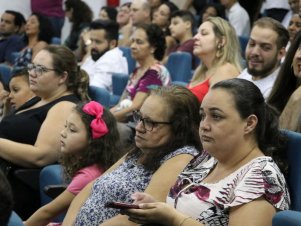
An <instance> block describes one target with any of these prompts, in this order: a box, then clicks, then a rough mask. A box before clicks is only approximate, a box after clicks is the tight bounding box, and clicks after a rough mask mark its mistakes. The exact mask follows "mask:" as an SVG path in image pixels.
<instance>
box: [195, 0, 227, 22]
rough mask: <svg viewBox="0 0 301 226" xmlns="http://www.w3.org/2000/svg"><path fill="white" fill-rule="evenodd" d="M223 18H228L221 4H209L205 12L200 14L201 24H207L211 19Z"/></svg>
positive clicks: (204, 9)
mask: <svg viewBox="0 0 301 226" xmlns="http://www.w3.org/2000/svg"><path fill="white" fill-rule="evenodd" d="M216 16H218V17H221V18H223V19H225V18H226V15H225V8H224V6H223V5H221V4H217V3H208V4H206V6H205V7H204V8H203V11H202V12H201V13H200V21H199V22H200V24H202V22H205V21H206V20H207V19H208V18H209V17H216Z"/></svg>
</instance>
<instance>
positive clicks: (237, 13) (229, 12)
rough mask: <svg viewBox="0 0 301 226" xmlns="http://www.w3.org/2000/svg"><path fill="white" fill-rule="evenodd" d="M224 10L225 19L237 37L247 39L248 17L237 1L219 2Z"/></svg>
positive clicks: (221, 0)
mask: <svg viewBox="0 0 301 226" xmlns="http://www.w3.org/2000/svg"><path fill="white" fill-rule="evenodd" d="M220 2H221V4H222V5H223V6H225V8H226V17H227V18H228V20H229V22H230V24H231V25H232V26H233V27H234V29H235V31H236V35H237V36H244V37H248V36H249V34H250V17H249V14H248V13H247V11H246V10H245V9H244V8H243V7H242V6H241V5H240V4H239V3H238V0H220Z"/></svg>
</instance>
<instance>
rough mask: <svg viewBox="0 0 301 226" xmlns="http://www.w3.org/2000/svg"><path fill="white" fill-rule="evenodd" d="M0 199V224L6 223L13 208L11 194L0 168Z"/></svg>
mask: <svg viewBox="0 0 301 226" xmlns="http://www.w3.org/2000/svg"><path fill="white" fill-rule="evenodd" d="M0 200H1V202H0V225H7V223H8V220H9V217H10V215H11V213H12V210H13V194H12V190H11V186H10V184H9V182H8V180H7V179H6V176H5V175H4V173H3V171H2V170H0Z"/></svg>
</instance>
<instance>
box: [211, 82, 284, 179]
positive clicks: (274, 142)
mask: <svg viewBox="0 0 301 226" xmlns="http://www.w3.org/2000/svg"><path fill="white" fill-rule="evenodd" d="M211 89H212V90H214V89H224V90H227V91H228V92H229V93H231V94H232V96H233V100H234V103H235V107H236V110H237V112H238V113H239V115H240V117H241V118H242V119H246V118H247V117H249V116H250V115H252V114H253V115H255V116H256V117H257V119H258V123H257V126H256V128H255V139H256V141H257V144H258V147H259V148H260V150H261V151H262V152H263V153H264V154H265V155H267V156H270V157H272V158H273V159H274V161H275V162H276V163H277V164H278V166H279V168H280V169H281V170H282V172H283V173H284V174H286V173H287V168H288V166H287V162H286V153H285V149H286V137H285V135H284V134H283V133H282V132H281V131H280V130H279V129H278V117H277V114H276V111H275V110H274V109H273V108H271V107H270V106H269V105H268V104H266V102H265V100H264V97H263V95H262V93H261V92H260V90H259V88H258V87H257V86H256V85H255V84H253V83H252V82H250V81H247V80H245V79H239V78H234V79H228V80H224V81H220V82H218V83H216V84H214V85H213V86H212V87H211Z"/></svg>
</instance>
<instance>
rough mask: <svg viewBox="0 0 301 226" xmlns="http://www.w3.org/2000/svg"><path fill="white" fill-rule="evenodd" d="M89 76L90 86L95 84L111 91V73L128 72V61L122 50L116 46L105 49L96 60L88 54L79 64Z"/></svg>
mask: <svg viewBox="0 0 301 226" xmlns="http://www.w3.org/2000/svg"><path fill="white" fill-rule="evenodd" d="M81 69H83V70H85V71H86V72H87V73H88V75H89V78H90V83H89V84H90V86H97V87H102V88H105V89H107V90H108V91H109V92H111V91H112V73H124V74H128V63H127V60H126V58H125V57H124V56H123V52H122V51H121V50H120V49H119V48H118V47H116V48H114V49H111V50H109V51H107V52H106V53H105V54H104V55H102V57H100V58H99V59H98V60H97V61H96V62H95V61H94V60H92V58H91V56H89V57H88V58H87V59H86V60H85V61H84V63H83V64H82V66H81Z"/></svg>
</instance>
